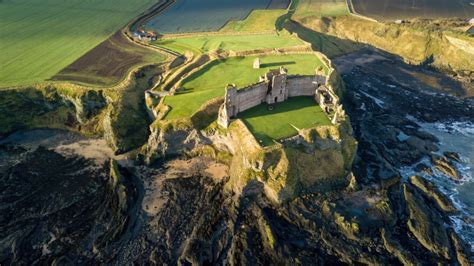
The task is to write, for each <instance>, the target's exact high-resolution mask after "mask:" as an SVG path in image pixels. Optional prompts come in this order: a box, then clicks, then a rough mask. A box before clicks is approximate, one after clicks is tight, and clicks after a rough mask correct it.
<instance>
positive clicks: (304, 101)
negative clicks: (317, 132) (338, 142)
mask: <svg viewBox="0 0 474 266" xmlns="http://www.w3.org/2000/svg"><path fill="white" fill-rule="evenodd" d="M238 117H239V118H241V119H242V120H243V121H244V123H245V124H246V125H247V127H248V128H249V130H250V131H251V132H252V134H253V135H254V136H255V138H256V139H257V141H258V142H260V143H261V144H262V145H264V146H269V145H272V144H273V143H274V140H280V139H284V138H288V137H291V136H294V135H296V134H297V133H298V131H297V130H296V129H295V127H296V128H298V129H305V128H311V127H315V126H321V125H330V124H331V121H329V118H328V117H327V115H326V114H325V113H324V112H323V110H322V109H321V107H320V106H319V105H318V104H317V103H316V101H315V100H314V98H313V97H293V98H288V100H286V101H285V102H281V103H277V104H274V105H273V110H268V106H267V105H266V104H261V105H258V106H255V107H253V108H251V109H248V110H246V111H244V112H242V113H240V114H239V115H238Z"/></svg>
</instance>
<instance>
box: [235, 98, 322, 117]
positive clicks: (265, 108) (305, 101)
mask: <svg viewBox="0 0 474 266" xmlns="http://www.w3.org/2000/svg"><path fill="white" fill-rule="evenodd" d="M315 105H317V103H316V101H315V100H314V99H313V98H312V97H305V96H300V97H292V98H289V99H288V100H286V101H285V102H281V103H277V104H273V105H271V106H272V108H273V110H270V108H269V107H270V105H268V104H261V105H258V106H255V107H253V108H250V109H248V110H245V111H244V112H242V113H240V114H238V115H237V116H238V117H239V118H244V119H249V118H256V117H261V116H266V115H270V114H279V113H286V112H288V111H295V110H299V109H303V108H307V107H312V106H315Z"/></svg>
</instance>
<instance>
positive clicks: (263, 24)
mask: <svg viewBox="0 0 474 266" xmlns="http://www.w3.org/2000/svg"><path fill="white" fill-rule="evenodd" d="M286 13H287V10H286V9H273V10H254V11H252V13H250V15H249V16H248V17H247V18H245V19H244V20H232V21H229V22H228V23H227V24H226V25H225V26H224V27H223V28H222V29H221V30H220V31H221V32H262V31H273V30H275V22H276V21H277V19H278V18H279V17H281V16H283V15H285V14H286Z"/></svg>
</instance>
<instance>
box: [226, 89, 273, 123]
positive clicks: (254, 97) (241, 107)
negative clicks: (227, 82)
mask: <svg viewBox="0 0 474 266" xmlns="http://www.w3.org/2000/svg"><path fill="white" fill-rule="evenodd" d="M267 91H268V84H267V83H266V82H259V83H256V84H253V85H250V86H249V87H247V88H244V89H240V90H238V91H237V92H236V93H235V97H234V100H233V101H232V102H233V105H232V106H235V109H234V112H236V113H234V112H232V113H234V114H233V116H235V115H237V114H238V113H240V112H243V111H245V110H247V109H250V108H252V107H254V106H257V105H259V104H262V103H263V102H265V100H266V97H267ZM231 100H232V99H231Z"/></svg>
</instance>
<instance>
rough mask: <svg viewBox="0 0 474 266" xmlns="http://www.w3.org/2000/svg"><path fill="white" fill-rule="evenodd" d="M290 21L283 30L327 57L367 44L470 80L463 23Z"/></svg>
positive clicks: (472, 58) (473, 56)
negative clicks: (303, 40) (296, 34)
mask: <svg viewBox="0 0 474 266" xmlns="http://www.w3.org/2000/svg"><path fill="white" fill-rule="evenodd" d="M293 19H295V21H296V22H294V21H290V22H289V23H287V25H286V27H287V28H288V29H289V30H290V31H291V32H296V33H299V34H298V35H299V36H300V37H301V38H303V39H305V40H306V41H308V42H311V43H312V44H313V46H314V48H316V49H318V50H320V51H322V52H323V53H325V54H327V55H328V56H330V57H332V56H335V55H341V54H345V53H348V52H351V51H354V50H356V49H359V48H362V47H364V45H370V46H373V47H375V48H378V49H380V50H383V51H386V52H388V53H391V54H394V55H398V56H400V57H402V58H403V59H404V60H405V61H406V62H409V63H412V64H428V65H431V66H434V67H436V68H438V69H441V70H445V71H448V72H455V73H456V74H458V75H460V76H463V77H469V78H471V79H472V78H473V77H474V76H473V75H474V74H473V72H472V70H473V69H474V63H473V62H474V52H473V49H474V39H473V38H472V36H470V35H469V34H467V33H466V32H465V28H466V24H467V22H465V21H460V20H456V19H452V20H412V21H406V22H404V23H400V24H397V23H381V22H380V23H379V22H375V21H371V20H365V19H360V18H357V17H354V16H340V17H333V18H328V17H322V18H321V17H316V16H307V17H296V18H293ZM301 26H303V27H301ZM311 31H312V32H311Z"/></svg>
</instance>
